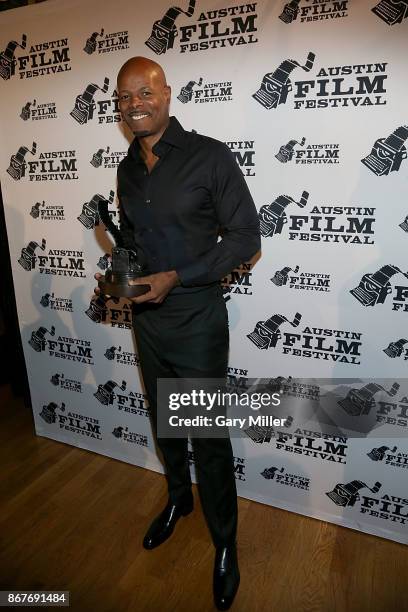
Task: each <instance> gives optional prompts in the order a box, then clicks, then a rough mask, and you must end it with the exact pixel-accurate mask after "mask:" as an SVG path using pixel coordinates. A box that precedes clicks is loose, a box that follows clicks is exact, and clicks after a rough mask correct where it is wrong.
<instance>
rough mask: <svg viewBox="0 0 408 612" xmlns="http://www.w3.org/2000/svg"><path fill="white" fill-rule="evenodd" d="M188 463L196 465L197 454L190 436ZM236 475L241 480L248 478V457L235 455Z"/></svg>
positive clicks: (236, 478)
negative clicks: (195, 454)
mask: <svg viewBox="0 0 408 612" xmlns="http://www.w3.org/2000/svg"><path fill="white" fill-rule="evenodd" d="M187 455H188V463H189V465H190V466H195V456H194V450H193V447H192V445H191V441H190V438H189V439H188V450H187ZM234 475H235V480H241V481H242V482H244V481H245V480H246V457H235V456H234Z"/></svg>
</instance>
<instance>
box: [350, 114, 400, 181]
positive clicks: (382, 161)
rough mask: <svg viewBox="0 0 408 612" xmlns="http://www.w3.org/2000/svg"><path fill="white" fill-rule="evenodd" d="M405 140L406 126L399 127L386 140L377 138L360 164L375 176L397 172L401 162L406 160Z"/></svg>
mask: <svg viewBox="0 0 408 612" xmlns="http://www.w3.org/2000/svg"><path fill="white" fill-rule="evenodd" d="M407 138H408V125H401V126H400V127H398V128H397V129H396V130H394V131H393V132H392V133H391V134H390V135H389V136H387V137H386V138H378V139H377V140H376V141H375V143H374V145H373V147H372V149H371V153H369V154H368V155H367V157H363V159H362V160H361V161H362V163H363V164H364V165H365V166H366V167H367V168H368V169H369V170H371V172H373V173H374V174H375V175H377V176H388V175H389V174H390V172H398V170H399V169H400V167H401V162H402V160H403V159H406V158H407V149H406V146H405V141H406V139H407Z"/></svg>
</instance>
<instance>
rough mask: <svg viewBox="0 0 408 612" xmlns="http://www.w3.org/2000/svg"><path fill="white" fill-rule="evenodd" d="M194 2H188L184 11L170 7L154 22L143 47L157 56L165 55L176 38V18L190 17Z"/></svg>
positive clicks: (176, 7)
mask: <svg viewBox="0 0 408 612" xmlns="http://www.w3.org/2000/svg"><path fill="white" fill-rule="evenodd" d="M195 4H196V0H190V1H189V3H188V8H187V10H186V11H183V9H181V8H179V7H178V6H171V7H170V8H169V9H168V10H167V12H166V13H165V14H164V16H163V17H162V18H161V19H158V20H157V21H155V22H154V24H153V28H152V33H151V35H150V37H149V38H148V39H147V40H146V41H145V45H147V46H148V47H149V49H151V51H153V52H154V53H156V54H157V55H162V54H163V53H166V52H167V51H168V50H169V49H172V48H173V46H174V40H175V38H176V37H177V36H178V30H177V27H176V24H175V21H176V19H177V17H178V16H179V15H180V14H181V13H182V14H183V15H185V16H186V17H191V15H192V14H193V13H194V9H195Z"/></svg>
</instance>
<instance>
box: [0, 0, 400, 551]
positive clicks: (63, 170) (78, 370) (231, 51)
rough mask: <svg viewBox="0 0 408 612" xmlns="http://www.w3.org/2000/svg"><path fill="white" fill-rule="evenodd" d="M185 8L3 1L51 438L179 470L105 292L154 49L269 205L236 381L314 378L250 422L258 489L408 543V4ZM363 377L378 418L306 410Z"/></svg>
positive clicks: (242, 274)
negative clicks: (313, 416) (124, 117)
mask: <svg viewBox="0 0 408 612" xmlns="http://www.w3.org/2000/svg"><path fill="white" fill-rule="evenodd" d="M179 4H180V8H179V9H177V8H174V7H171V3H170V1H169V0H156V2H154V3H153V2H150V3H148V2H142V1H138V2H135V1H134V0H132V1H131V0H117V1H116V2H114V3H110V4H109V5H104V6H103V7H102V6H101V4H100V3H99V2H97V1H96V0H88V2H86V3H84V2H82V1H81V2H80V1H79V0H50V1H49V2H46V3H44V4H41V5H38V6H30V7H24V8H23V9H17V10H12V11H8V12H3V13H2V14H1V15H0V48H1V50H2V54H1V56H0V76H1V77H2V78H1V84H0V86H1V101H0V104H1V114H0V131H1V137H2V148H1V159H0V162H1V184H2V192H3V198H4V202H5V213H6V223H7V230H8V236H9V243H10V249H11V258H12V262H13V275H14V283H15V289H16V298H17V305H18V313H19V319H20V324H21V334H22V339H23V345H24V351H25V358H26V363H27V369H28V375H29V381H30V389H31V396H32V403H33V410H34V418H35V425H36V431H37V434H38V435H42V436H47V437H50V438H53V439H55V440H59V441H62V442H66V443H68V444H72V445H75V446H78V447H81V448H86V449H89V450H93V451H95V452H99V453H102V454H105V455H108V456H111V457H115V458H117V459H122V460H124V461H127V462H130V463H133V464H135V465H140V466H144V467H146V468H149V469H153V470H157V471H162V466H161V463H160V461H159V459H158V458H157V456H156V453H155V447H154V442H153V439H152V433H151V428H150V423H149V419H148V411H147V403H146V399H145V396H144V394H143V389H142V385H141V382H140V380H139V376H138V372H137V369H136V368H137V364H138V358H137V354H136V348H135V346H134V343H133V339H132V333H131V330H130V310H129V303H128V302H127V301H126V300H121V301H119V302H117V303H115V302H114V301H112V300H111V301H109V302H107V303H106V304H104V303H102V302H101V303H99V302H98V301H97V302H91V300H92V295H93V287H94V285H95V282H94V279H93V274H94V273H95V272H96V271H98V270H100V269H102V270H103V267H104V265H106V262H107V255H106V254H107V253H109V250H110V248H111V241H110V239H109V236H108V235H107V234H106V232H105V230H104V228H103V225H102V224H99V219H98V216H97V214H96V208H95V205H96V203H97V201H98V198H100V197H104V198H110V199H111V205H110V210H111V213H112V215H113V216H114V217H116V167H117V165H118V163H119V161H120V160H121V159H122V157H123V156H124V155H125V154H126V151H127V148H128V146H129V135H127V134H126V133H125V130H124V128H123V124H122V122H121V121H120V115H119V112H118V108H117V99H116V92H115V80H116V75H117V72H118V69H119V68H120V66H121V65H122V64H123V63H124V62H125V61H126V59H128V58H129V57H131V56H133V55H144V56H147V57H150V58H152V59H155V60H157V61H159V62H160V63H161V64H162V66H163V68H164V69H165V71H166V73H167V76H168V81H169V84H171V86H172V91H173V97H172V108H171V113H172V114H174V115H176V116H177V118H178V119H179V120H180V122H181V123H182V125H183V126H184V127H185V129H188V130H191V129H195V130H196V131H198V132H200V133H203V134H207V135H210V136H213V137H215V138H218V139H219V140H222V141H224V142H226V143H227V144H228V145H229V147H230V148H231V150H232V151H233V152H234V154H235V156H236V160H237V163H239V164H240V166H241V169H242V171H243V173H244V175H245V177H246V180H247V182H248V185H249V188H250V190H251V192H252V195H253V197H254V200H255V202H256V205H257V208H258V210H259V211H260V218H261V227H262V232H263V245H262V249H263V257H262V258H261V260H260V261H259V262H258V263H257V264H256V265H255V266H254V267H253V268H252V267H251V266H250V265H246V266H243V267H242V268H241V270H239V271H235V272H234V273H233V274H232V275H230V276H229V277H228V278H227V279H224V286H225V299H226V300H227V306H228V310H229V317H230V329H231V356H230V382H231V385H234V384H235V385H237V386H238V387H239V386H241V388H242V386H243V388H245V385H246V381H247V379H249V378H258V377H265V378H276V377H278V376H281V377H283V378H284V379H286V380H289V377H292V378H295V377H296V378H300V377H302V378H304V379H305V378H307V379H308V381H307V382H306V381H303V383H298V384H296V385H294V384H291V383H290V382H288V384H287V385H286V392H287V394H289V397H291V398H292V399H293V403H292V404H291V409H290V415H291V417H292V423H291V426H290V427H289V428H287V429H286V430H285V431H284V432H279V431H273V430H269V431H263V430H261V429H259V430H258V431H252V432H249V431H248V432H247V435H244V437H242V438H239V439H234V440H233V447H234V455H235V462H236V477H237V485H238V488H239V494H240V495H241V496H243V497H247V498H250V499H254V500H257V501H260V502H263V503H266V504H270V505H274V506H279V507H282V508H285V509H288V510H291V511H294V512H299V513H301V514H306V515H309V516H313V517H316V518H320V519H324V520H327V521H330V522H334V523H338V524H341V525H344V526H346V527H352V528H354V529H359V530H361V531H366V532H368V533H373V534H376V535H380V536H383V537H386V538H390V539H393V540H396V541H399V542H403V543H408V536H407V521H408V499H407V485H406V468H407V466H408V441H407V439H406V431H407V426H408V393H407V386H406V384H404V376H406V373H407V368H408V328H407V320H408V300H407V298H408V280H407V276H406V273H407V257H406V252H407V241H408V204H407V201H408V200H407V169H408V161H407V160H406V149H405V144H404V143H405V142H406V139H407V137H408V115H407V111H406V100H407V94H408V85H407V79H406V56H407V40H408V37H407V33H408V30H407V27H408V19H407V14H408V6H407V2H406V0H404V1H402V2H396V1H395V0H381V2H380V3H379V4H377V5H376V3H375V0H372V1H368V0H367V1H363V0H361V1H357V0H353V1H352V0H344V1H339V2H337V1H332V0H328V1H324V0H323V1H315V0H293V1H292V2H290V3H288V4H285V2H282V1H266V0H263V1H262V2H251V3H243V4H239V3H237V2H231V1H229V0H223V1H218V0H217V1H212V0H197V2H194V1H191V2H190V3H188V2H187V0H179ZM152 29H153V34H152ZM362 160H364V161H362ZM98 266H99V267H98ZM367 274H368V275H370V276H369V277H366V278H364V279H363V276H364V275H367ZM357 287H358V289H356V288H357ZM351 291H353V292H351ZM278 315H280V316H278ZM376 377H381V379H382V382H381V383H380V384H381V387H380V386H378V387H367V386H366V385H367V383H368V381H367V379H369V378H371V379H374V378H376ZM318 378H319V379H321V378H325V379H327V380H326V381H325V382H324V383H322V381H320V382H318V381H317V379H318ZM384 379H385V380H384ZM313 381H314V382H313ZM371 382H373V381H371ZM360 388H362V389H363V391H362V392H361V391H360V392H354V401H349V400H345V401H344V402H343V405H342V407H341V408H339V411H340V412H342V414H343V416H344V417H345V418H346V419H347V422H348V429H349V430H350V432H352V431H353V430H354V429H355V428H354V426H353V422H354V421H353V419H355V418H358V417H356V416H355V415H356V414H360V415H363V417H368V416H370V419H371V421H370V422H372V423H374V424H375V428H374V429H373V430H372V431H371V432H370V433H367V435H366V436H361V437H360V438H358V437H353V435H346V434H345V435H342V436H337V437H336V436H334V437H331V436H330V435H327V434H326V435H322V436H320V434H319V432H318V431H314V430H312V429H305V428H304V427H300V426H299V422H300V420H301V419H300V414H301V409H303V408H304V406H305V405H306V404H307V402H309V400H310V398H311V397H314V398H316V393H317V394H319V393H320V395H321V397H322V398H323V399H322V400H321V401H322V405H324V397H327V395H328V394H330V392H332V391H333V390H334V391H335V392H336V393H337V394H338V395H339V396H340V397H342V398H346V397H348V398H349V399H350V396H349V395H348V394H349V391H350V390H351V389H360ZM95 394H96V395H95ZM191 463H192V469H193V470H194V457H193V454H192V453H191ZM129 486H131V483H129ZM333 490H335V492H334V493H331V492H332V491H333ZM327 493H329V495H327Z"/></svg>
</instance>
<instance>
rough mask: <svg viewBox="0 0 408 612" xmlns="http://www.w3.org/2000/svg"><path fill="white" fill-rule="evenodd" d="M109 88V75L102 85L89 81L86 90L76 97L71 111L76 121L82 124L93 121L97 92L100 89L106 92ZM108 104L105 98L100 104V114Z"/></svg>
mask: <svg viewBox="0 0 408 612" xmlns="http://www.w3.org/2000/svg"><path fill="white" fill-rule="evenodd" d="M108 88H109V78H108V77H105V78H104V80H103V85H102V87H100V86H99V85H96V84H95V83H89V85H87V86H86V88H85V90H84V92H83V93H82V94H78V95H77V97H76V98H75V105H74V108H73V109H72V111H71V112H70V115H71V117H72V118H73V119H75V121H77V122H78V123H79V124H80V125H85V123H88V121H92V119H93V118H94V113H95V110H96V103H95V100H94V97H95V95H96V92H97V91H100V92H101V93H106V92H107V91H108ZM109 103H110V101H109ZM106 105H107V102H106V101H105V100H104V101H103V102H102V103H101V104H99V114H100V113H101V111H102V110H103V109H104V107H106ZM118 111H119V108H118ZM105 112H106V108H105ZM99 119H101V117H99ZM119 120H120V119H119ZM99 123H101V121H99Z"/></svg>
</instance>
